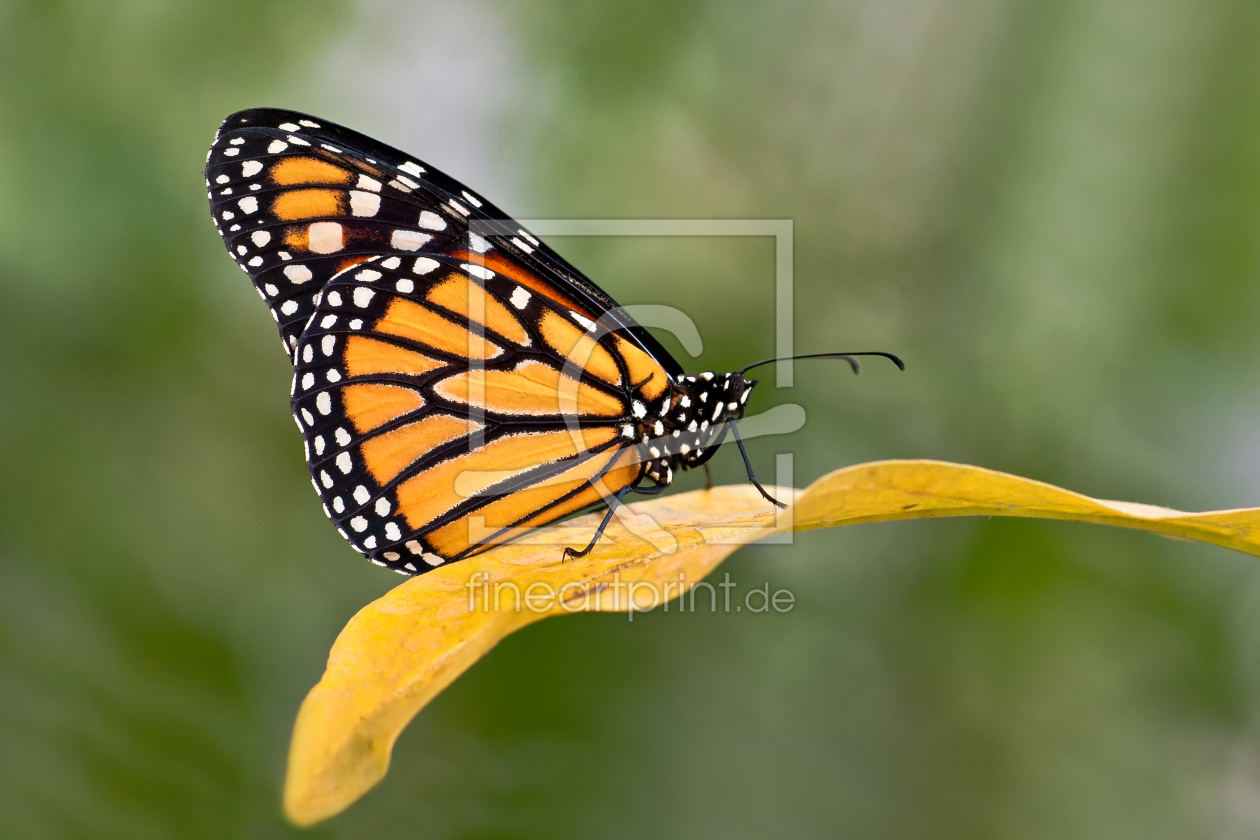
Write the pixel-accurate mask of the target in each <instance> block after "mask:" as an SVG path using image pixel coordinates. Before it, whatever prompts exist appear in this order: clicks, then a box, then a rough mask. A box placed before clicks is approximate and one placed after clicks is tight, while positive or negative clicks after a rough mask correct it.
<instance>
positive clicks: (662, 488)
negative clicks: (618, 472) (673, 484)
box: [627, 484, 669, 496]
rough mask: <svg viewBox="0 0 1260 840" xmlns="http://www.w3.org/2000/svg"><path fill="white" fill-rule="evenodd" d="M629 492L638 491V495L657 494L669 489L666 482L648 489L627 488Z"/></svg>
mask: <svg viewBox="0 0 1260 840" xmlns="http://www.w3.org/2000/svg"><path fill="white" fill-rule="evenodd" d="M627 489H628V490H629V491H630V492H631V493H638V494H639V495H640V496H659V495H660V494H662V493H664V492H665V491H666V490H668V489H669V485H667V484H658V485H656V486H655V487H653V488H651V489H650V490H640V489H639V488H638V487H629V488H627Z"/></svg>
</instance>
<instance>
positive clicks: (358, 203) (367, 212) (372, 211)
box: [350, 190, 381, 216]
mask: <svg viewBox="0 0 1260 840" xmlns="http://www.w3.org/2000/svg"><path fill="white" fill-rule="evenodd" d="M380 209H381V197H380V196H379V195H377V194H376V193H374V192H363V191H362V190H351V191H350V212H351V213H352V214H354V215H355V216H375V215H376V211H377V210H380Z"/></svg>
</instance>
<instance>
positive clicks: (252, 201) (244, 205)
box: [236, 195, 258, 213]
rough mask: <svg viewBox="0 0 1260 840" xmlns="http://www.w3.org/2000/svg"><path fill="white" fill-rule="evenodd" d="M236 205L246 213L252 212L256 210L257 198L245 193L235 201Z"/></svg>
mask: <svg viewBox="0 0 1260 840" xmlns="http://www.w3.org/2000/svg"><path fill="white" fill-rule="evenodd" d="M236 206H237V207H240V208H241V209H242V210H244V211H245V212H246V213H254V212H257V210H258V199H256V198H254V197H253V196H252V195H247V196H245V197H244V198H242V199H241V200H240V201H238V202H236Z"/></svg>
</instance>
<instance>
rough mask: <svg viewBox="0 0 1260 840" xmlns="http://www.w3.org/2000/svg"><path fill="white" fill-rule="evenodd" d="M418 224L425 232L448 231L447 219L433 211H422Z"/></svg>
mask: <svg viewBox="0 0 1260 840" xmlns="http://www.w3.org/2000/svg"><path fill="white" fill-rule="evenodd" d="M418 224H419V225H420V227H422V228H424V229H425V230H446V219H443V218H442V217H441V216H439V215H438V214H437V213H434V212H433V211H432V210H424V211H422V212H421V213H420V221H419V223H418Z"/></svg>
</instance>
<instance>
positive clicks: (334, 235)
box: [241, 199, 345, 254]
mask: <svg viewBox="0 0 1260 840" xmlns="http://www.w3.org/2000/svg"><path fill="white" fill-rule="evenodd" d="M241 200H242V201H244V200H245V199H241ZM308 245H309V247H310V249H311V251H313V252H314V253H316V254H332V253H336V252H337V251H340V250H341V249H342V248H344V247H345V244H344V242H343V240H342V232H341V225H339V224H338V223H337V222H315V223H314V224H313V225H311V227H310V232H309V234H308Z"/></svg>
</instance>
